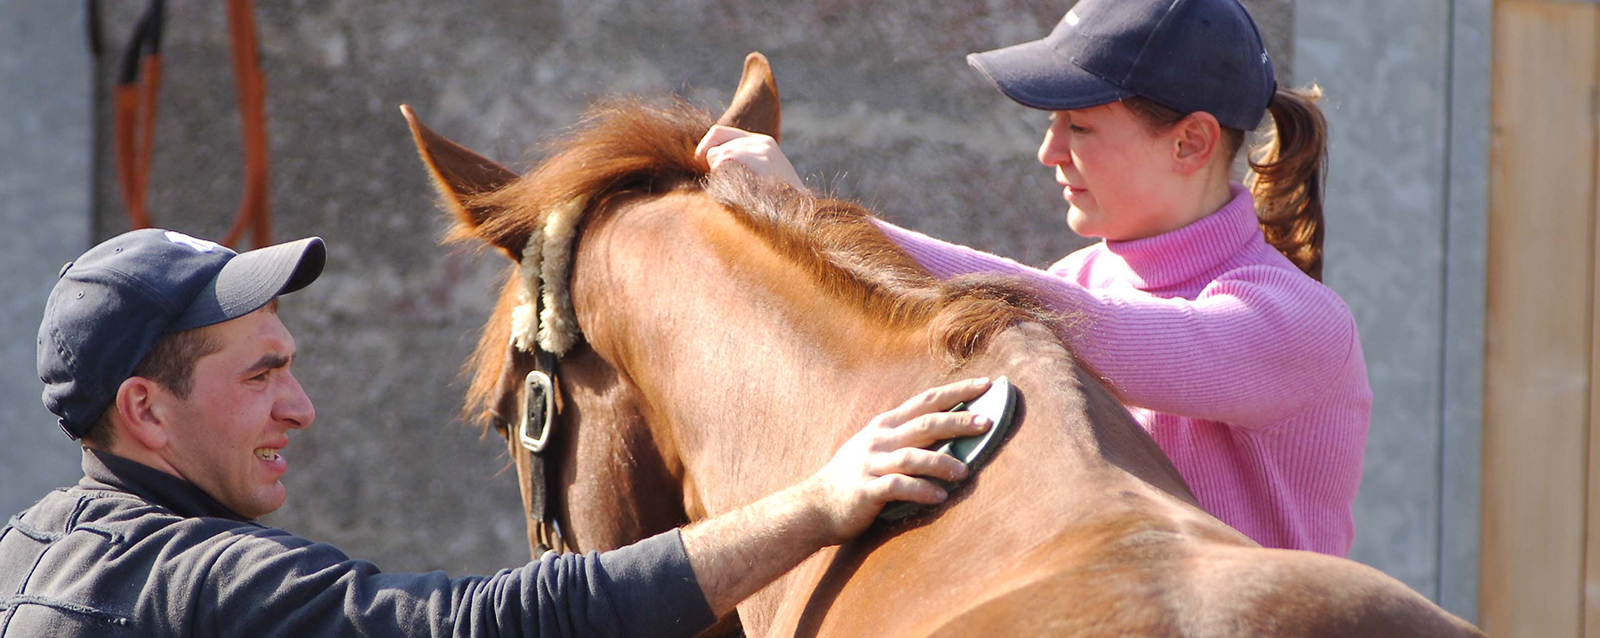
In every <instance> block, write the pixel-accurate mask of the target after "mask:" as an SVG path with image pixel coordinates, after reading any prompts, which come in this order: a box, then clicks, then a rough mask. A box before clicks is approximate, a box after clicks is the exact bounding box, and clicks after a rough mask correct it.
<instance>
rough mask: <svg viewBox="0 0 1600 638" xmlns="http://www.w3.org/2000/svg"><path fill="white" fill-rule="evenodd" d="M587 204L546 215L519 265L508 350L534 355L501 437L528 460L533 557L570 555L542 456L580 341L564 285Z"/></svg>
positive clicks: (580, 202)
mask: <svg viewBox="0 0 1600 638" xmlns="http://www.w3.org/2000/svg"><path fill="white" fill-rule="evenodd" d="M586 201H587V200H585V199H584V198H581V197H580V198H575V199H572V200H570V201H568V202H566V203H564V204H562V205H560V206H557V207H555V208H553V209H551V210H550V212H549V213H547V214H546V216H545V224H544V227H543V228H542V229H540V230H538V231H535V232H534V233H533V234H531V235H530V236H529V237H528V243H527V245H526V246H524V247H523V249H522V259H521V261H520V262H519V265H518V266H517V280H518V283H519V284H520V285H519V286H517V295H518V297H519V299H520V301H521V302H522V303H520V304H518V305H517V307H516V308H515V309H513V310H512V313H511V347H512V348H515V349H516V350H519V351H521V352H526V353H529V354H532V355H534V369H533V370H532V371H531V372H529V373H528V374H527V376H526V377H525V378H524V379H523V383H522V390H521V391H522V400H521V408H520V409H519V410H518V414H517V423H515V424H508V428H509V427H515V428H516V430H515V431H514V432H513V431H507V432H506V438H507V440H508V441H509V445H510V448H511V451H512V453H513V454H526V455H527V456H526V459H527V464H528V465H527V468H528V469H527V472H526V475H525V483H524V486H523V487H524V488H525V489H524V490H523V494H524V495H525V496H526V497H527V502H526V506H527V510H528V512H527V514H528V520H529V521H531V522H532V523H533V524H534V525H533V527H534V541H535V542H536V543H537V547H536V548H535V550H536V551H537V552H538V553H540V554H541V555H542V554H545V553H548V552H555V553H561V552H565V551H567V549H569V548H568V547H567V544H566V539H564V538H563V537H562V535H561V528H560V526H559V525H558V524H557V523H556V521H555V515H554V512H553V511H552V508H551V507H550V499H549V492H550V488H549V483H550V477H549V474H548V469H547V466H548V465H550V464H549V463H547V462H546V461H547V459H546V458H545V452H546V450H548V449H549V442H550V438H551V437H552V436H553V435H554V434H555V432H554V430H555V423H556V420H555V404H554V399H555V393H556V391H557V386H556V382H555V381H556V378H557V377H558V376H559V371H558V365H557V362H558V357H560V356H561V355H564V354H566V353H567V352H568V351H569V350H571V349H572V346H574V345H576V344H577V343H578V340H579V339H580V338H581V337H582V334H581V333H580V332H579V330H578V320H577V316H576V314H575V313H574V312H573V309H572V295H571V293H570V291H569V286H568V283H569V280H570V277H569V273H570V272H571V266H572V246H573V243H574V240H575V239H576V234H577V228H578V221H579V219H580V218H581V217H582V215H583V209H584V206H585V204H586ZM535 428H537V432H535ZM519 449H520V450H521V451H520V452H519V451H518V450H519Z"/></svg>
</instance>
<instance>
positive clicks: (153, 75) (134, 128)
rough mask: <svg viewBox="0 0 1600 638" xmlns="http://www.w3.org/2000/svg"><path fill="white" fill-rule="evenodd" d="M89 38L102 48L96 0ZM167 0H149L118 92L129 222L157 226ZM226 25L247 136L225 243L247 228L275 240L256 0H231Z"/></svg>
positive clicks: (115, 148)
mask: <svg viewBox="0 0 1600 638" xmlns="http://www.w3.org/2000/svg"><path fill="white" fill-rule="evenodd" d="M88 2H89V16H90V45H91V49H92V50H93V51H94V52H95V54H96V55H98V54H99V37H98V31H99V25H98V15H99V12H98V10H97V0H88ZM165 4H166V3H165V0H151V2H150V8H149V9H148V10H146V11H145V14H144V16H143V17H142V18H141V19H140V21H139V24H138V26H137V27H136V28H135V29H134V35H133V38H132V39H131V40H130V41H129V43H128V48H127V50H126V51H125V52H124V54H123V60H122V68H121V72H120V75H119V77H118V79H117V86H116V89H115V90H114V92H113V94H112V109H113V110H112V114H113V115H112V152H113V157H114V159H115V162H116V171H117V182H118V183H119V184H120V186H121V193H122V203H123V206H124V208H126V209H127V213H128V223H129V225H130V226H132V227H133V228H148V227H150V226H151V220H150V214H149V211H148V201H149V181H150V157H151V148H152V146H153V144H152V143H153V141H154V140H155V127H156V94H157V92H158V91H159V89H160V86H161V28H162V21H163V14H164V13H165ZM228 30H229V32H230V35H231V39H232V42H233V70H234V77H235V78H236V81H235V85H236V88H237V89H238V90H237V94H238V101H239V120H240V123H241V125H242V128H243V137H244V193H243V194H242V196H241V197H240V202H239V213H238V215H237V216H236V217H235V218H234V222H233V226H232V227H231V228H229V229H228V234H227V235H226V236H225V237H224V238H223V240H222V243H223V244H224V245H227V246H234V245H235V244H237V243H238V242H239V240H240V239H241V238H242V236H243V235H244V233H245V231H246V230H248V231H249V232H250V234H251V238H252V239H253V240H254V244H255V246H256V247H258V248H259V247H261V246H266V245H267V244H269V243H271V235H272V215H271V211H270V210H269V209H268V206H267V194H268V188H267V181H268V165H269V162H268V157H267V153H268V148H267V121H266V119H267V118H266V96H267V85H266V77H265V75H264V74H263V73H262V71H261V60H260V56H259V53H258V50H257V43H256V27H255V15H254V10H253V8H252V6H251V1H250V0H228Z"/></svg>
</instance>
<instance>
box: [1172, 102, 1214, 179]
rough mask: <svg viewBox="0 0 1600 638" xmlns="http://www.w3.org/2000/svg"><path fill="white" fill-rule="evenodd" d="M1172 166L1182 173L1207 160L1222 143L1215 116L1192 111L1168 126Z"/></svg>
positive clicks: (1200, 165) (1196, 168)
mask: <svg viewBox="0 0 1600 638" xmlns="http://www.w3.org/2000/svg"><path fill="white" fill-rule="evenodd" d="M1171 134H1172V138H1171V139H1172V166H1173V169H1174V170H1176V171H1178V172H1179V173H1182V174H1184V175H1190V174H1193V173H1194V172H1195V171H1198V170H1200V169H1203V168H1205V167H1206V166H1209V165H1210V164H1211V159H1212V158H1213V157H1214V156H1216V154H1217V153H1218V152H1219V151H1218V149H1219V148H1221V145H1222V141H1223V140H1222V125H1221V124H1219V123H1218V122H1217V118H1216V116H1214V115H1212V114H1210V113H1206V112H1205V111H1196V112H1194V113H1190V114H1188V115H1186V116H1184V118H1183V119H1181V120H1178V123H1177V124H1174V125H1173V126H1172V132H1171Z"/></svg>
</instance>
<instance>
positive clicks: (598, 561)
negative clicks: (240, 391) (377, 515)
mask: <svg viewBox="0 0 1600 638" xmlns="http://www.w3.org/2000/svg"><path fill="white" fill-rule="evenodd" d="M226 545H227V547H226V549H223V550H221V551H219V552H217V557H216V560H215V562H214V563H213V564H211V566H210V567H209V569H208V570H206V571H207V573H206V578H205V580H206V581H207V586H206V587H204V588H201V589H199V590H198V591H196V592H195V595H197V596H199V597H200V600H201V602H200V604H198V605H195V606H194V609H197V610H201V611H198V612H196V613H200V614H204V615H206V616H207V617H205V618H200V619H197V622H196V628H197V629H198V630H199V631H198V632H197V633H198V634H200V635H218V636H337V635H360V636H459V637H463V638H466V637H478V636H484V637H487V636H526V637H530V638H531V637H534V636H543V637H549V636H692V635H694V634H695V633H697V632H699V631H700V630H702V629H704V628H706V627H708V626H710V625H711V623H712V622H714V621H715V620H716V619H715V618H714V617H713V616H712V615H711V609H710V606H709V604H708V603H707V602H706V600H705V597H704V595H703V594H702V593H701V591H700V586H699V583H698V582H697V581H696V580H695V577H694V572H693V570H692V569H691V568H690V566H689V561H688V556H687V555H686V554H685V553H684V549H683V541H682V539H681V538H680V536H679V534H678V531H677V530H673V531H670V532H666V533H663V534H659V535H657V536H654V537H651V538H649V539H646V540H643V541H640V542H639V543H636V544H634V545H631V546H628V547H624V548H622V549H618V550H615V551H611V552H606V553H604V554H596V553H590V554H587V555H578V554H567V555H563V556H559V557H555V556H551V557H546V558H543V559H541V560H538V561H535V562H532V563H529V564H527V565H525V566H523V567H520V568H517V569H507V570H502V571H501V572H499V573H497V574H495V575H493V576H487V577H485V576H469V577H462V578H454V579H452V578H449V577H447V576H445V575H444V574H443V573H442V572H430V573H426V574H400V573H395V574H388V573H383V572H381V571H379V570H378V569H377V567H375V566H374V565H372V564H371V563H368V562H366V561H359V560H351V559H349V558H348V557H347V556H345V555H344V554H343V553H342V552H340V551H339V550H337V549H335V548H333V547H332V546H330V545H327V544H323V543H313V542H311V541H308V540H305V539H302V538H299V537H295V536H292V535H290V534H288V533H286V532H282V531H281V530H274V529H266V528H262V529H258V530H255V531H251V532H248V533H242V534H238V535H236V536H235V537H233V538H230V539H228V542H227V543H226Z"/></svg>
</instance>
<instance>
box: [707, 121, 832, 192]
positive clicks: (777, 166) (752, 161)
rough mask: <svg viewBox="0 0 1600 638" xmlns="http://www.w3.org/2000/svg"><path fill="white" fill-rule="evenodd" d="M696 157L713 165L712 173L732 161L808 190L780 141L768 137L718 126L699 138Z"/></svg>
mask: <svg viewBox="0 0 1600 638" xmlns="http://www.w3.org/2000/svg"><path fill="white" fill-rule="evenodd" d="M694 154H695V156H696V157H699V158H700V159H703V160H705V161H706V163H707V164H709V165H711V170H713V171H714V170H717V167H718V166H721V165H723V164H724V163H727V162H733V163H735V164H738V165H740V166H743V167H745V168H748V169H750V171H751V172H753V173H755V174H756V175H757V176H758V177H762V178H765V179H777V180H781V181H784V182H788V183H789V185H791V186H794V187H795V188H798V189H800V190H805V188H806V187H805V184H804V183H802V182H801V181H800V174H799V173H796V172H795V170H794V165H792V164H790V163H789V158H788V157H785V156H784V155H783V149H781V148H778V141H777V140H774V139H772V137H771V136H769V135H762V134H760V133H751V132H749V131H746V130H742V129H736V128H733V127H731V126H723V125H721V124H717V125H715V126H712V127H711V130H710V131H707V132H706V136H705V137H702V138H700V144H699V145H698V146H696V147H695V149H694Z"/></svg>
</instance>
